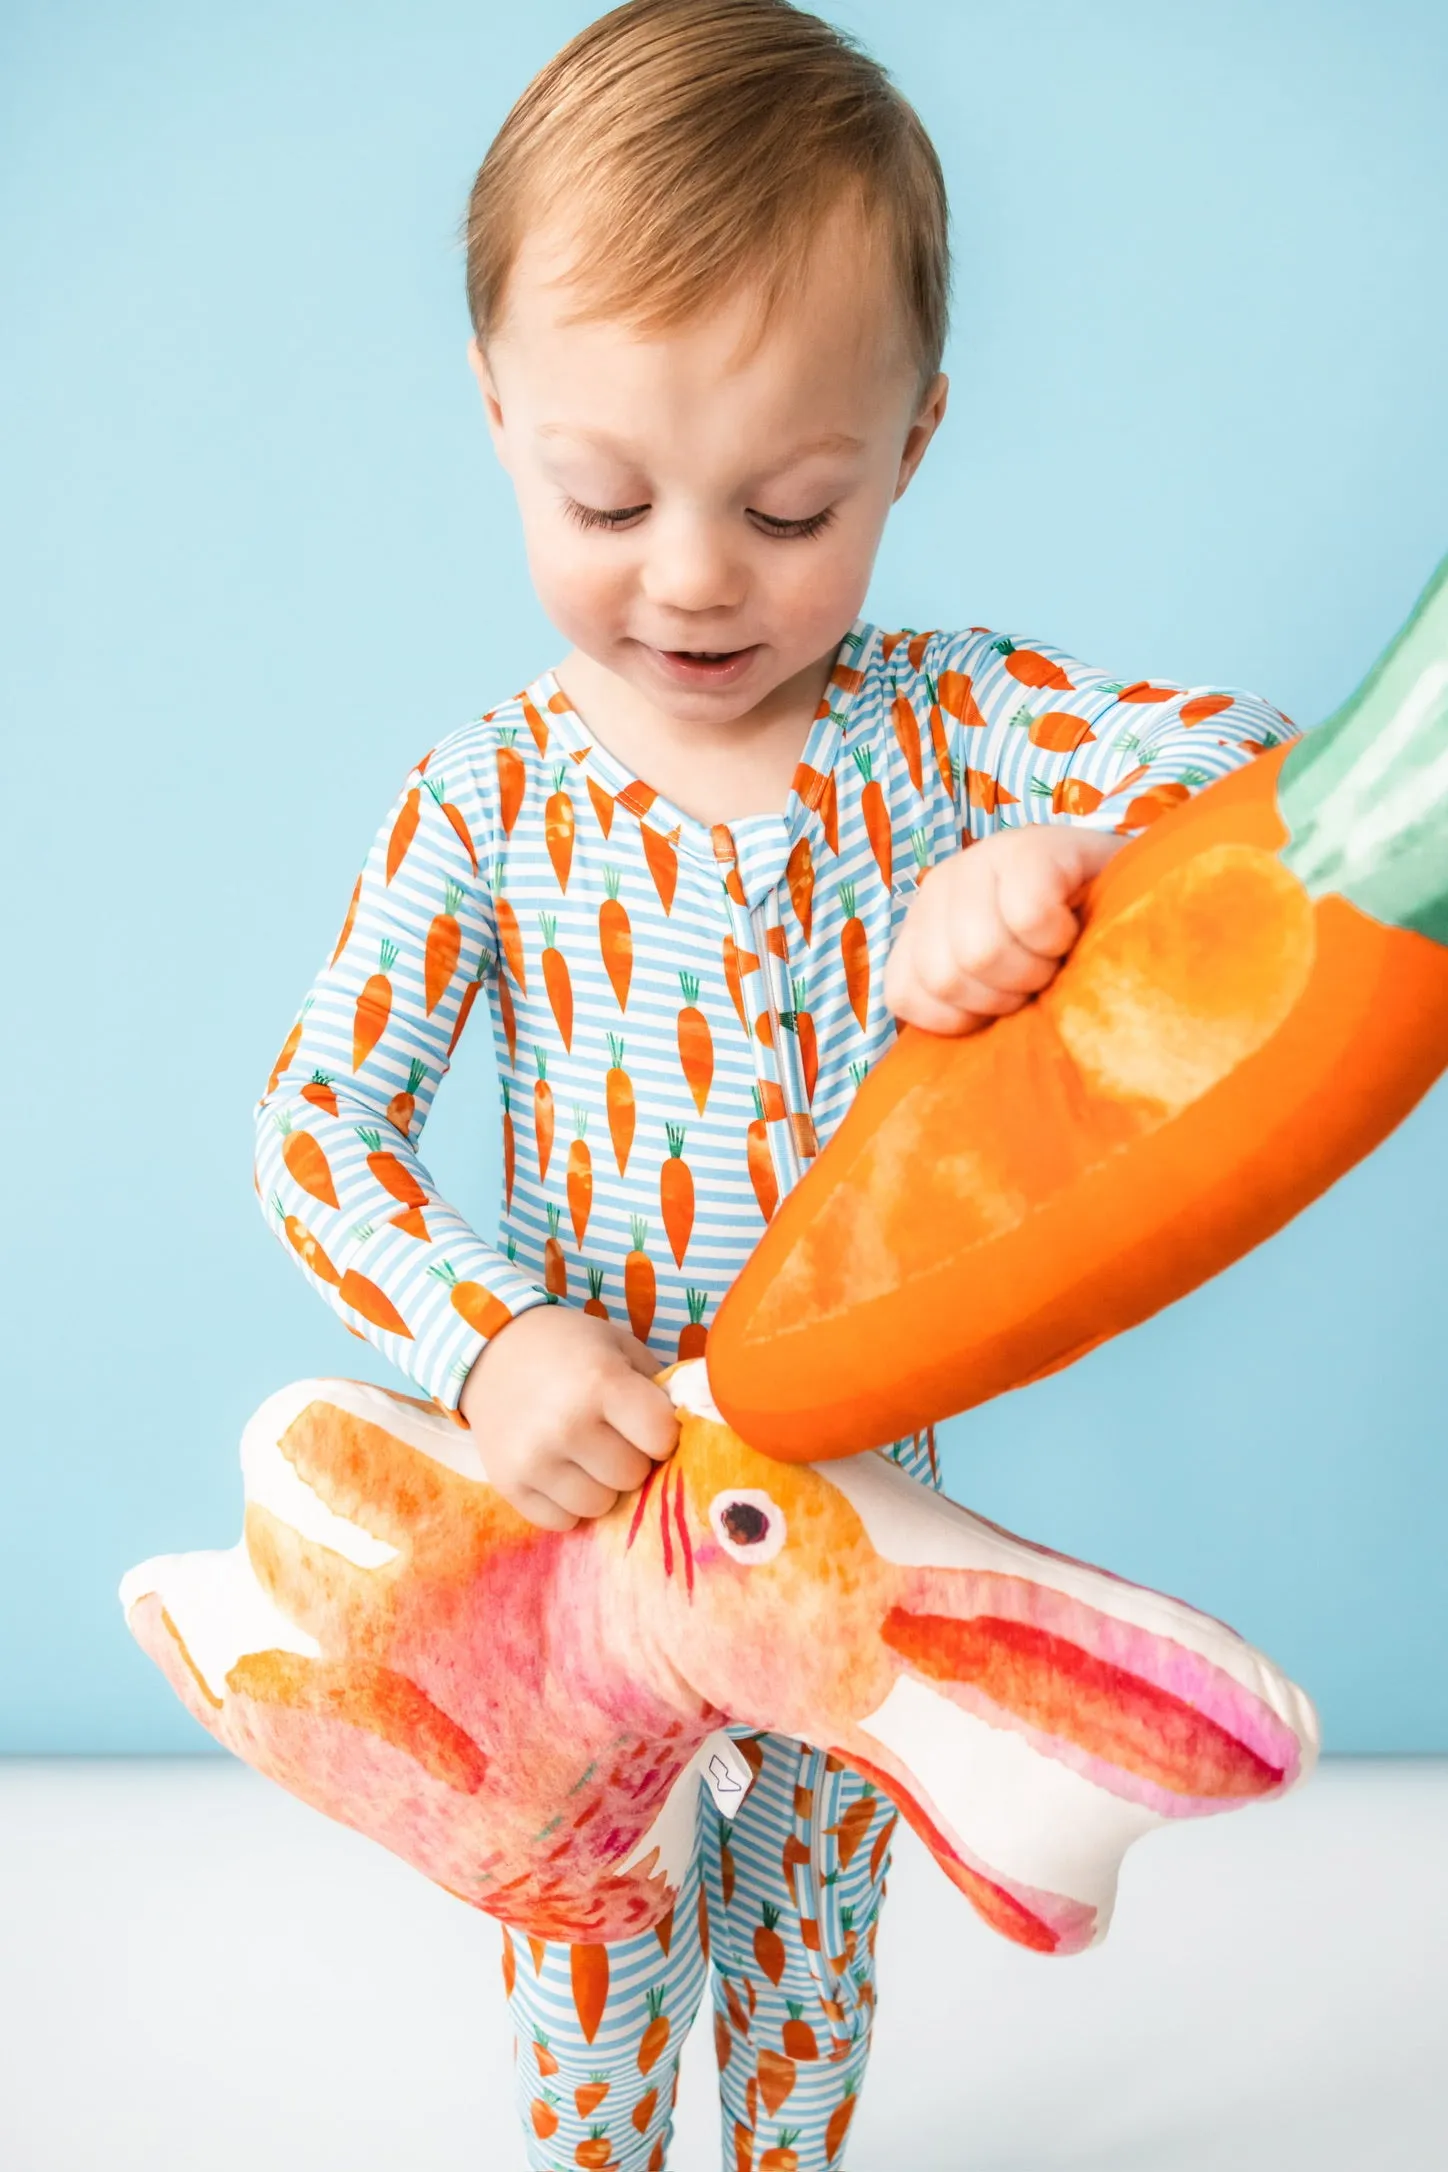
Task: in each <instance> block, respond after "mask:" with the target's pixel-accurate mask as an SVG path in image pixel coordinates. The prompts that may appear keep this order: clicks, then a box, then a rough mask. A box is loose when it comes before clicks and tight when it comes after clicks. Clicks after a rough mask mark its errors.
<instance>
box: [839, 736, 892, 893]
mask: <svg viewBox="0 0 1448 2172" xmlns="http://www.w3.org/2000/svg"><path fill="white" fill-rule="evenodd" d="M850 751H851V752H852V754H853V755H854V757H855V766H856V768H857V769H858V770H859V772H860V777H861V780H862V782H861V787H860V814H861V816H862V818H863V820H864V824H865V835H866V836H867V837H868V838H869V840H870V850H871V852H872V853H873V854H874V856H875V865H876V867H878V868H879V870H880V880H881V882H883V883H884V885H885V888H886V889H887V890H888V889H889V887H890V882H891V877H892V875H893V873H894V866H895V846H894V838H893V834H892V830H891V825H890V810H889V807H888V806H887V805H886V803H885V795H884V793H883V792H882V791H881V789H880V783H879V779H878V778H877V777H875V776H873V775H872V774H871V762H870V750H869V748H868V747H866V746H857V747H853V748H851V750H850Z"/></svg>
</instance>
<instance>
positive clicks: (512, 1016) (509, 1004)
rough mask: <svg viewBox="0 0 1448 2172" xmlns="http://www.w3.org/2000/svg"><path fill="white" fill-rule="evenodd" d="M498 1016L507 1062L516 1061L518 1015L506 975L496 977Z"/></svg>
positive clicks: (513, 1062)
mask: <svg viewBox="0 0 1448 2172" xmlns="http://www.w3.org/2000/svg"><path fill="white" fill-rule="evenodd" d="M498 1016H499V1018H500V1019H501V1020H502V1024H503V1039H504V1041H505V1042H506V1043H507V1048H508V1061H509V1063H512V1064H516V1063H517V1061H518V1013H517V1010H516V1009H515V1007H514V1004H513V988H512V983H511V981H510V980H509V978H508V975H507V974H506V973H500V974H499V975H498Z"/></svg>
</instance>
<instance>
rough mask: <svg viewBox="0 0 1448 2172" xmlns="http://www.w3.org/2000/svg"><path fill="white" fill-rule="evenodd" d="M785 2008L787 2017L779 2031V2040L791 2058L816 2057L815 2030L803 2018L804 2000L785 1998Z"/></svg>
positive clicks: (817, 2051)
mask: <svg viewBox="0 0 1448 2172" xmlns="http://www.w3.org/2000/svg"><path fill="white" fill-rule="evenodd" d="M784 2003H785V2008H786V2010H787V2012H788V2014H789V2019H788V2021H786V2023H785V2024H784V2027H783V2028H782V2029H781V2030H780V2032H779V2040H780V2042H781V2044H783V2046H784V2048H785V2050H786V2051H787V2052H788V2054H789V2056H790V2058H791V2059H817V2058H818V2057H819V2055H820V2047H819V2044H818V2042H817V2041H816V2038H815V2032H814V2030H813V2029H812V2028H811V2027H810V2025H809V2023H808V2022H807V2021H806V2020H805V2018H804V2002H803V2000H801V1999H786V2000H785V2002H784Z"/></svg>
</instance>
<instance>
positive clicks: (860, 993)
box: [840, 882, 870, 1033]
mask: <svg viewBox="0 0 1448 2172" xmlns="http://www.w3.org/2000/svg"><path fill="white" fill-rule="evenodd" d="M840 902H841V904H842V905H843V906H844V908H845V919H844V924H843V926H842V927H841V929H840V957H841V959H842V961H843V963H844V968H845V993H846V995H848V997H849V999H850V1009H851V1010H852V1011H853V1012H854V1014H855V1017H856V1019H857V1020H858V1022H859V1027H860V1031H861V1033H863V1032H864V1031H865V1025H866V1021H867V1020H868V1018H869V1014H870V944H869V939H868V937H867V936H866V934H865V923H864V922H863V920H861V919H860V917H859V915H858V914H857V913H856V911H855V886H854V884H853V883H852V882H842V883H841V884H840Z"/></svg>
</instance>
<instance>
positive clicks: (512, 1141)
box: [499, 1079, 519, 1214]
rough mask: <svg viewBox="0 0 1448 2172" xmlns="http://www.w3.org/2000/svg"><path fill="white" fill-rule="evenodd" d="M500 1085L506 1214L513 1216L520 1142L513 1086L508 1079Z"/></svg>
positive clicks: (502, 1080)
mask: <svg viewBox="0 0 1448 2172" xmlns="http://www.w3.org/2000/svg"><path fill="white" fill-rule="evenodd" d="M499 1084H501V1088H504V1212H506V1214H512V1179H515V1175H517V1160H519V1142H517V1129H515V1123H512V1086H510V1084H508V1079H501V1082H499Z"/></svg>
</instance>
